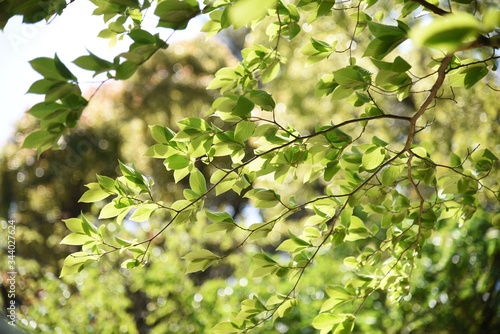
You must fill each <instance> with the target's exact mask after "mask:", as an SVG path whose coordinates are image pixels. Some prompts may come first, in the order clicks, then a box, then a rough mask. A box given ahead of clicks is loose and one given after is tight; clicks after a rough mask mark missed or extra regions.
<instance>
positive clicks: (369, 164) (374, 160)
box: [361, 146, 385, 171]
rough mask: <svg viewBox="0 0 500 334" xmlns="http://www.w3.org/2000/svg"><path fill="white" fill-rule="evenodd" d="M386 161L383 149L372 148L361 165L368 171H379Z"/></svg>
mask: <svg viewBox="0 0 500 334" xmlns="http://www.w3.org/2000/svg"><path fill="white" fill-rule="evenodd" d="M384 159H385V150H384V149H383V148H382V147H378V146H372V147H370V148H369V149H368V150H366V152H365V154H363V157H362V159H361V165H362V166H363V168H364V169H366V170H367V171H373V170H375V169H377V168H378V167H379V166H380V165H381V164H382V162H384Z"/></svg>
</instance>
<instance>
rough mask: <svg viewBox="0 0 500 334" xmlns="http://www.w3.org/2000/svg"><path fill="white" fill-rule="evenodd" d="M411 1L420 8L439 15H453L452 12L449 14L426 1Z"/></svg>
mask: <svg viewBox="0 0 500 334" xmlns="http://www.w3.org/2000/svg"><path fill="white" fill-rule="evenodd" d="M411 1H413V2H416V3H418V4H419V5H420V6H422V7H424V8H425V9H427V10H429V11H431V12H433V13H434V14H437V15H447V14H451V13H450V12H447V11H445V10H444V9H441V8H439V7H438V6H436V5H433V4H431V3H429V2H427V1H425V0H411Z"/></svg>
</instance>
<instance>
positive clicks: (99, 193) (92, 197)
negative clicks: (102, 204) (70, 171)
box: [78, 185, 110, 203]
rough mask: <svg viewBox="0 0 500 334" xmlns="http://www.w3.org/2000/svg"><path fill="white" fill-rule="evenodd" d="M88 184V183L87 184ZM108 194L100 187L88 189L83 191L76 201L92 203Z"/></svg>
mask: <svg viewBox="0 0 500 334" xmlns="http://www.w3.org/2000/svg"><path fill="white" fill-rule="evenodd" d="M87 186H88V185H87ZM109 195H110V194H109V193H108V192H106V191H104V190H102V189H101V188H94V189H89V190H87V191H86V192H85V193H83V195H82V197H80V199H79V200H78V202H83V203H94V202H99V201H102V200H103V199H105V198H107V197H108V196H109Z"/></svg>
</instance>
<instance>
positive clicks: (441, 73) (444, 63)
mask: <svg viewBox="0 0 500 334" xmlns="http://www.w3.org/2000/svg"><path fill="white" fill-rule="evenodd" d="M452 58H453V54H449V55H447V56H446V57H444V58H443V60H442V62H441V65H439V68H438V70H437V72H436V73H437V74H438V77H437V79H436V82H435V83H434V85H433V86H432V88H431V91H430V93H429V96H427V98H426V99H425V101H424V102H423V103H422V105H421V106H420V108H419V109H418V111H417V112H416V113H415V115H413V117H412V118H411V120H410V129H409V131H408V139H407V140H406V145H405V148H404V150H405V151H407V150H409V149H410V146H411V143H412V142H413V138H414V137H415V133H416V128H417V121H418V119H419V118H420V117H421V116H422V115H423V114H424V113H425V111H426V110H427V108H428V107H429V105H430V104H431V103H432V101H434V99H435V98H436V96H437V93H438V91H439V89H440V88H441V86H442V85H443V82H444V78H445V77H446V69H447V68H448V65H449V64H450V62H451V60H452Z"/></svg>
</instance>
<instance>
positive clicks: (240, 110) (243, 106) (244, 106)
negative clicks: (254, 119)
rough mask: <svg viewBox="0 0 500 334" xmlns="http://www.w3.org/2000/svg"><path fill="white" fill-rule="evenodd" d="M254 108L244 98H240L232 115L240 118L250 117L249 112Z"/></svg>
mask: <svg viewBox="0 0 500 334" xmlns="http://www.w3.org/2000/svg"><path fill="white" fill-rule="evenodd" d="M254 107H255V104H254V103H253V102H252V101H250V100H249V99H247V98H246V97H244V96H240V97H239V98H238V101H237V102H236V106H235V107H234V111H233V114H234V115H237V116H240V117H248V116H250V112H251V111H252V110H253V108H254Z"/></svg>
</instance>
